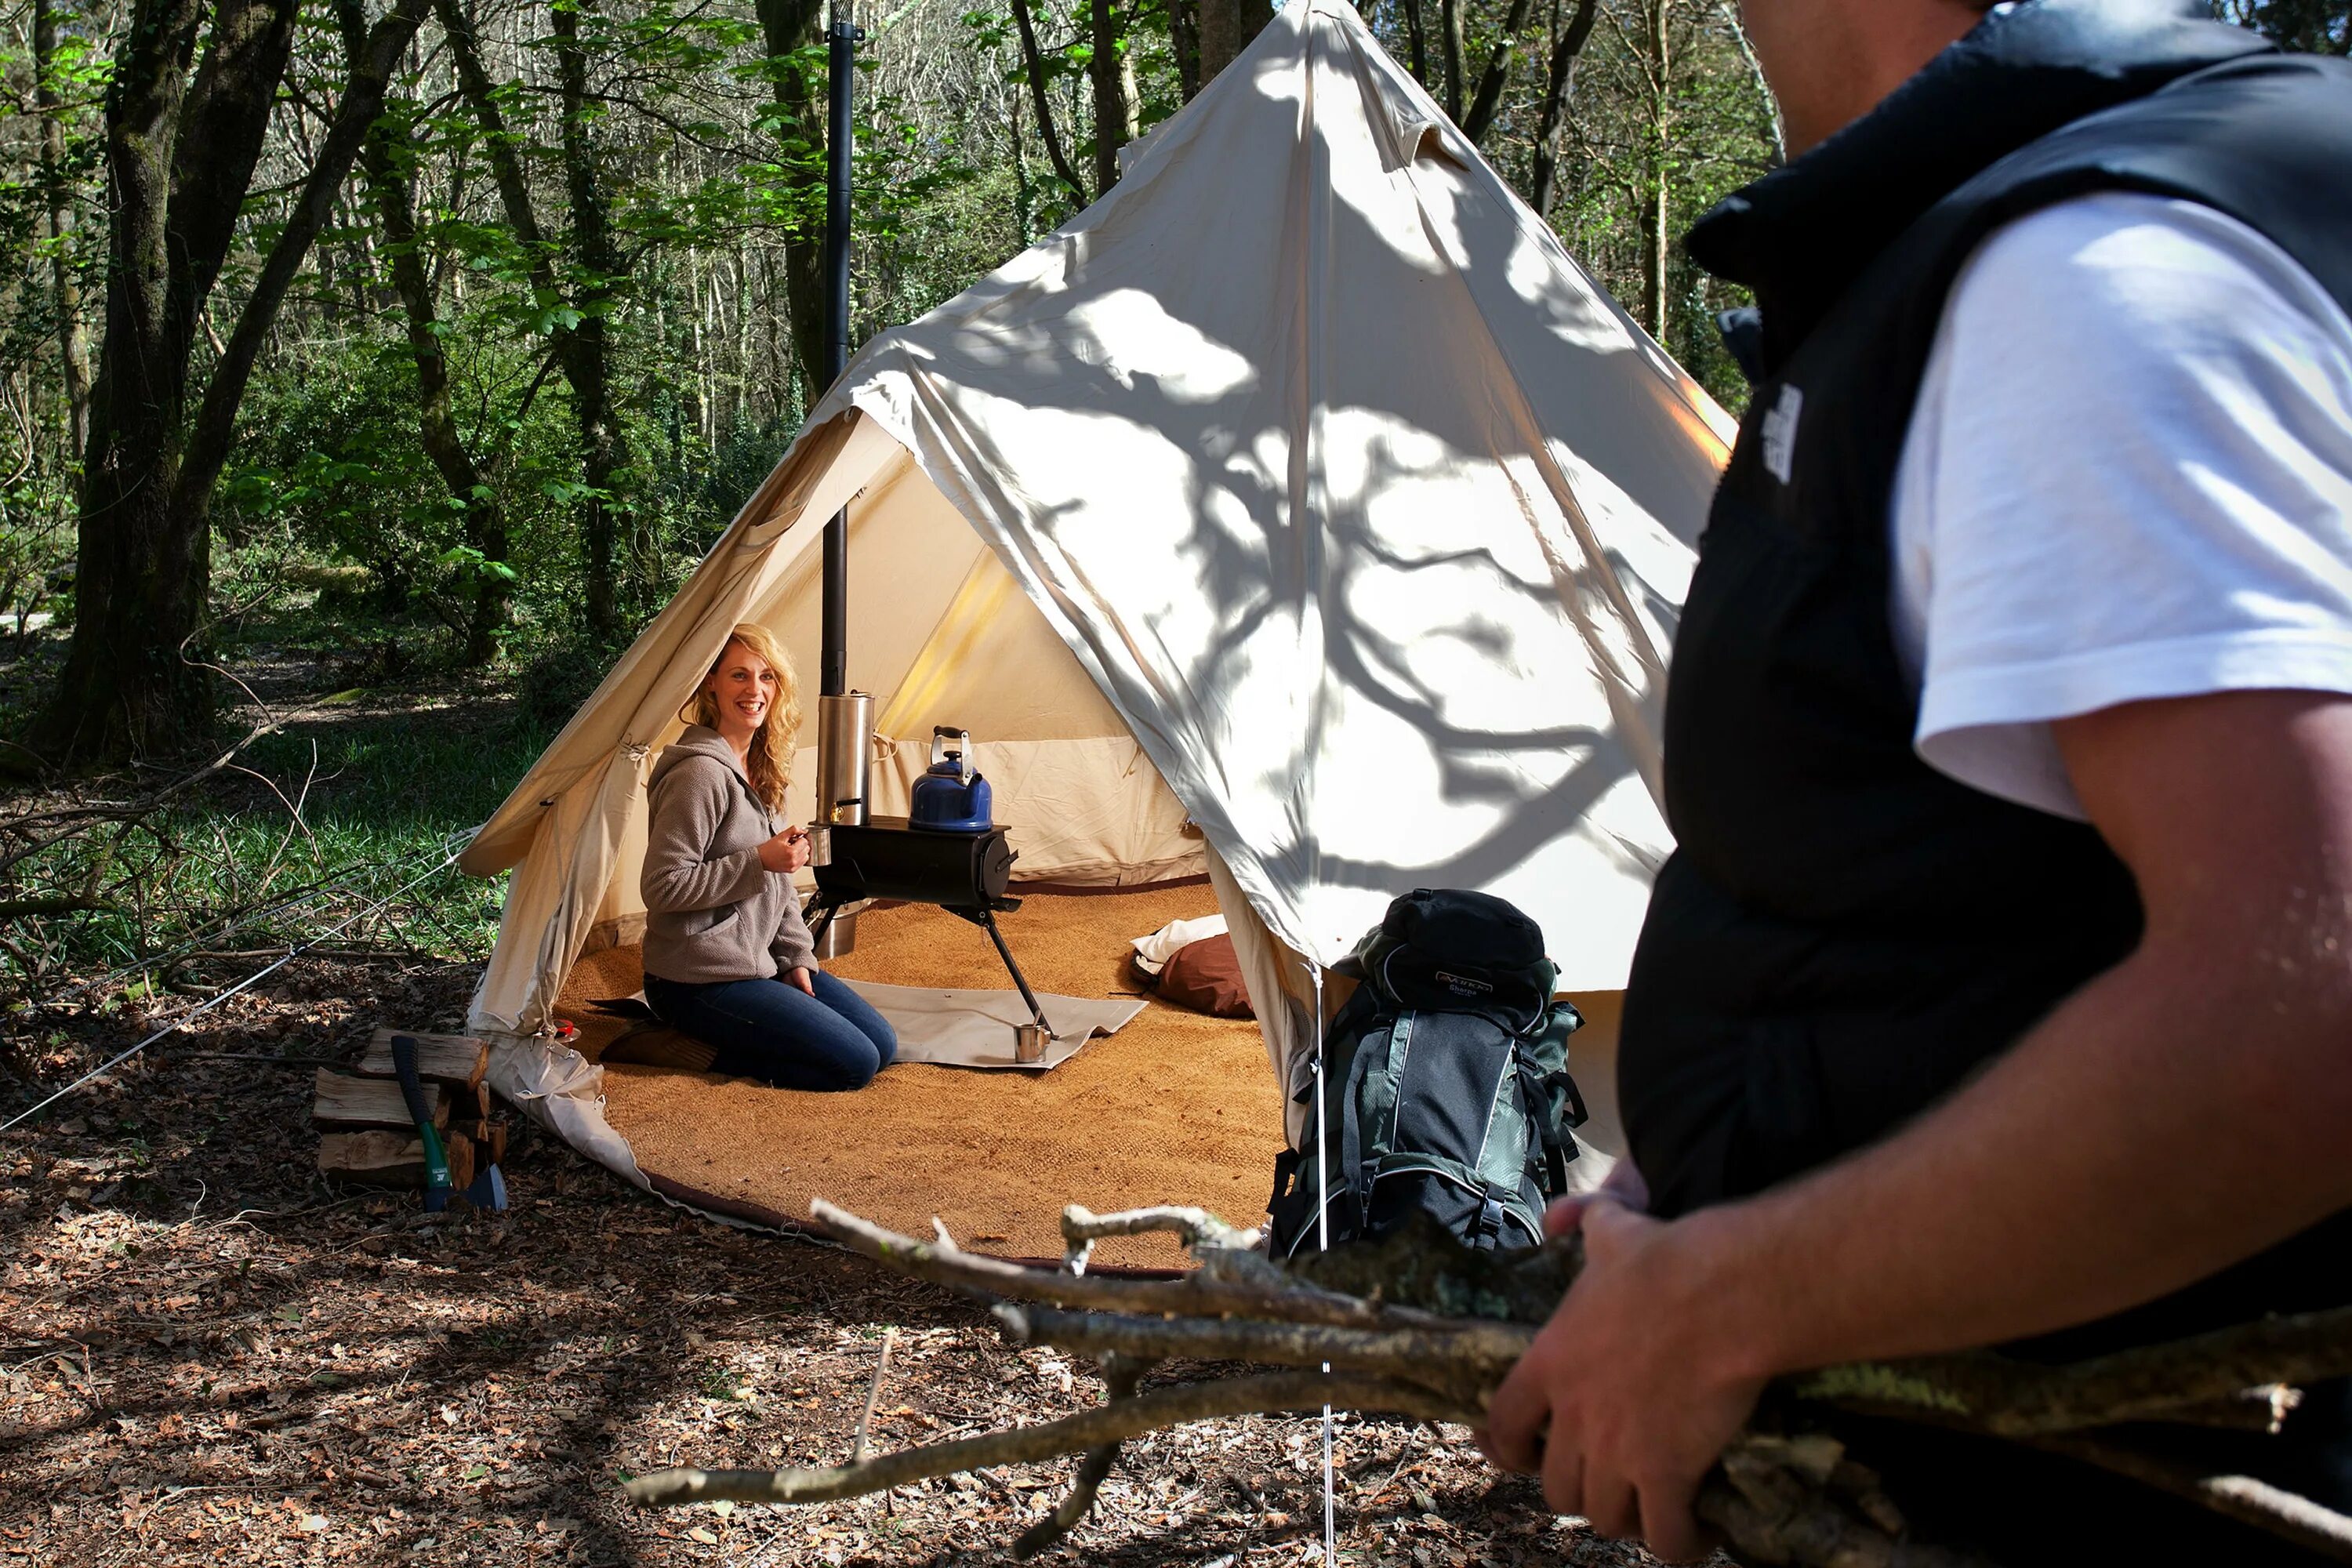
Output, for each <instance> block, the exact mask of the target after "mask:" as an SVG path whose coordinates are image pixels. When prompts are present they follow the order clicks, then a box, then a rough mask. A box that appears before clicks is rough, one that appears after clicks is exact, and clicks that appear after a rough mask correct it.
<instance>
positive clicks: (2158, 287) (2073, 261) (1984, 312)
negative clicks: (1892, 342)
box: [1945, 191, 2352, 392]
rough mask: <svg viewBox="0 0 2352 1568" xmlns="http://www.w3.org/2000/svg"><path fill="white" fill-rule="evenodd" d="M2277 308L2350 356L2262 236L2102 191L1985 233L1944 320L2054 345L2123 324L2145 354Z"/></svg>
mask: <svg viewBox="0 0 2352 1568" xmlns="http://www.w3.org/2000/svg"><path fill="white" fill-rule="evenodd" d="M2250 306H2252V307H2263V309H2258V310H2252V311H2250V310H2249V307H2250ZM2276 307H2284V309H2285V310H2286V311H2287V312H2288V314H2289V316H2290V317H2291V318H2299V319H2301V320H2302V321H2307V322H2308V323H2309V325H2310V328H2311V330H2313V331H2315V332H2318V333H2321V334H2323V335H2326V336H2328V337H2332V338H2334V339H2336V340H2337V341H2338V342H2343V343H2346V344H2347V345H2352V318H2347V315H2346V312H2345V309H2344V307H2343V306H2342V305H2341V304H2340V303H2338V302H2337V301H2336V300H2335V299H2334V298H2333V297H2332V296H2330V295H2329V294H2328V292H2327V291H2326V289H2324V288H2322V287H2321V286H2320V284H2319V282H2318V280H2317V279H2315V278H2313V276H2312V275H2311V274H2310V273H2309V272H2308V271H2307V270H2305V268H2303V266H2302V265H2301V264H2300V263H2298V262H2297V261H2296V260H2295V259H2294V258H2293V257H2292V256H2290V255H2288V254H2287V252H2286V251H2285V250H2284V248H2282V247H2280V246H2278V245H2277V244H2276V243H2274V242H2273V241H2272V240H2271V239H2270V238H2268V237H2265V236H2264V235H2263V233H2262V232H2261V231H2260V230H2258V229H2255V228H2254V227H2252V226H2250V225H2248V224H2245V223H2243V222H2241V221H2240V220H2239V219H2237V218H2235V217H2232V216H2230V215H2229V214H2227V213H2224V212H2221V210H2219V209H2218V208H2215V207H2210V206H2207V205H2203V204H2201V203H2199V202H2193V201H2189V200H2185V199H2183V198H2180V197H2176V196H2165V195H2152V194H2147V193H2143V192H2137V191H2099V192H2095V193H2092V194H2090V195H2081V196H2076V197H2074V198H2073V199H2071V200H2067V201H2063V202H2059V203H2055V204H2053V205H2049V206H2046V207H2042V208H2039V209H2037V210H2035V211H2033V212H2031V213H2028V214H2026V215H2025V216H2021V217H2019V218H2016V219H2013V220H2012V221H2011V222H2010V223H2008V224H2005V225H2003V226H2001V227H2000V228H1998V229H1996V230H1994V231H1993V232H1992V233H1991V234H1990V235H1989V236H1988V237H1986V238H1985V239H1984V241H1983V242H1982V243H1981V244H1980V245H1979V246H1978V247H1977V249H1976V251H1975V252H1974V253H1973V254H1972V255H1971V256H1970V258H1969V261H1968V263H1967V265H1966V266H1965V267H1964V268H1962V270H1961V272H1960V275H1959V277H1958V279H1956V280H1955V282H1954V286H1953V289H1952V292H1951V295H1950V297H1949V299H1948V301H1947V303H1946V311H1945V319H1946V322H1947V324H1948V325H1950V326H1953V327H1956V328H1958V329H1959V330H1964V331H1965V330H1969V329H1970V328H1976V329H1978V330H1983V331H2015V330H2016V329H2017V328H2018V326H2019V325H2021V323H2022V324H2030V325H2032V326H2034V327H2037V328H2040V329H2042V331H2044V332H2045V333H2046V334H2048V335H2050V336H2052V337H2055V338H2057V339H2060V340H2062V341H2063V339H2065V338H2067V337H2070V336H2073V335H2074V334H2076V333H2078V332H2082V331H2096V330H2098V329H2100V328H2102V327H2105V326H2109V325H2114V324H2118V323H2117V322H2116V318H2117V317H2120V318H2123V321H2122V322H2121V324H2125V325H2131V326H2135V327H2136V328H2137V331H2133V332H2132V333H2130V334H2129V337H2130V338H2132V339H2136V340H2137V341H2140V342H2146V343H2147V346H2148V347H2149V348H2150V349H2152V350H2153V349H2160V348H2161V347H2162V346H2163V344H2162V342H2161V341H2160V335H2161V332H2162V330H2163V329H2164V328H2166V327H2167V326H2168V325H2169V324H2171V323H2175V322H2188V323H2200V322H2205V323H2212V324H2215V325H2217V326H2219V327H2221V328H2222V329H2223V330H2224V331H2226V332H2227V333H2228V334H2229V335H2231V336H2243V335H2245V334H2246V333H2247V332H2248V331H2251V330H2254V329H2259V328H2263V327H2265V326H2267V325H2269V324H2270V323H2271V321H2272V320H2273V316H2274V315H2275V308H2276ZM2151 334H2156V335H2154V336H2151ZM2018 346H2021V347H2031V346H2032V345H2031V343H2030V342H2021V343H2020V344H2019V345H2018ZM2117 390H2118V391H2119V392H2123V391H2127V390H2128V389H2126V388H2120V387H2119V388H2118V389H2117Z"/></svg>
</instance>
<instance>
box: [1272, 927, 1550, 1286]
mask: <svg viewBox="0 0 2352 1568" xmlns="http://www.w3.org/2000/svg"><path fill="white" fill-rule="evenodd" d="M1334 967H1335V969H1336V970H1337V972H1338V973H1344V974H1351V975H1353V976H1354V977H1355V978H1356V979H1357V980H1358V981H1360V984H1359V986H1358V988H1357V990H1356V994H1354V995H1352V996H1350V997H1349V999H1348V1001H1347V1004H1346V1005H1344V1006H1342V1007H1341V1008H1340V1009H1339V1016H1337V1017H1336V1018H1334V1019H1333V1020H1332V1022H1331V1026H1330V1028H1329V1029H1328V1031H1326V1035H1325V1042H1324V1052H1323V1060H1324V1071H1323V1074H1322V1078H1321V1084H1322V1094H1321V1095H1320V1097H1319V1098H1318V1096H1317V1094H1316V1092H1315V1089H1316V1086H1315V1084H1314V1083H1313V1082H1311V1081H1310V1082H1309V1083H1308V1084H1307V1086H1306V1087H1305V1088H1304V1089H1301V1090H1300V1091H1299V1094H1298V1096H1297V1099H1298V1100H1299V1102H1300V1103H1302V1104H1306V1105H1307V1106H1308V1107H1309V1109H1308V1111H1307V1131H1306V1136H1305V1137H1304V1138H1303V1139H1302V1140H1301V1142H1302V1145H1303V1147H1302V1148H1301V1149H1297V1150H1286V1151H1284V1152H1283V1153H1282V1155H1281V1156H1280V1158H1279V1159H1277V1160H1276V1164H1275V1182H1274V1196H1273V1198H1272V1199H1271V1200H1270V1201H1269V1203H1268V1204H1267V1205H1266V1206H1267V1212H1268V1214H1269V1215H1270V1216H1271V1218H1272V1225H1271V1226H1270V1228H1269V1230H1268V1233H1267V1235H1268V1247H1269V1249H1270V1250H1271V1252H1272V1254H1273V1256H1274V1257H1276V1258H1287V1257H1289V1256H1291V1255H1292V1254H1293V1253H1295V1252H1297V1251H1300V1250H1302V1249H1306V1250H1311V1249H1312V1248H1313V1247H1315V1246H1316V1244H1317V1238H1318V1226H1317V1223H1316V1216H1317V1206H1318V1205H1317V1197H1318V1193H1320V1192H1323V1191H1326V1190H1327V1188H1326V1186H1325V1184H1324V1182H1323V1181H1322V1180H1321V1176H1320V1173H1318V1169H1317V1165H1316V1149H1317V1147H1318V1127H1317V1123H1318V1121H1320V1122H1321V1128H1320V1130H1319V1131H1320V1146H1321V1148H1322V1149H1323V1151H1324V1154H1325V1157H1326V1158H1327V1159H1328V1161H1329V1162H1330V1169H1329V1180H1328V1218H1329V1236H1330V1240H1331V1242H1332V1243H1333V1244H1334V1245H1336V1244H1338V1243H1339V1242H1342V1241H1349V1240H1354V1239H1357V1238H1360V1237H1375V1236H1380V1235H1382V1234H1385V1233H1386V1232H1387V1231H1389V1230H1391V1229H1392V1228H1394V1227H1395V1226H1397V1225H1398V1224H1400V1223H1401V1222H1402V1220H1403V1218H1404V1217H1405V1215H1407V1214H1409V1213H1410V1212H1411V1211H1412V1210H1413V1209H1415V1208H1420V1209H1424V1210H1426V1211H1427V1212H1428V1213H1429V1214H1430V1215H1433V1216H1434V1217H1435V1218H1436V1219H1437V1220H1438V1221H1439V1222H1440V1223H1441V1224H1443V1225H1444V1226H1446V1228H1448V1229H1449V1230H1451V1231H1453V1232H1454V1235H1456V1236H1458V1237H1461V1238H1462V1239H1463V1241H1465V1243H1467V1244H1468V1245H1470V1246H1472V1247H1532V1246H1535V1245H1536V1244H1537V1243H1538V1242H1540V1241H1541V1240H1542V1239H1543V1209H1544V1205H1545V1203H1546V1201H1547V1200H1548V1199H1550V1198H1553V1197H1557V1196H1559V1194H1562V1193H1563V1192H1565V1191H1566V1190H1567V1187H1568V1163H1569V1162H1570V1160H1572V1159H1574V1158H1576V1154H1577V1148H1576V1140H1575V1138H1574V1136H1573V1135H1572V1134H1571V1132H1570V1129H1571V1128H1573V1127H1576V1126H1579V1125H1580V1124H1581V1123H1582V1122H1583V1121H1584V1104H1583V1101H1582V1100H1580V1099H1579V1098H1578V1096H1577V1092H1576V1085H1575V1083H1574V1082H1573V1081H1572V1080H1571V1079H1570V1078H1569V1076H1568V1037H1569V1036H1570V1035H1571V1034H1573V1033H1574V1032H1575V1031H1576V1030H1577V1029H1578V1028H1580V1026H1582V1025H1583V1023H1584V1020H1583V1018H1582V1017H1581V1016H1579V1014H1578V1013H1577V1011H1576V1009H1575V1008H1574V1007H1572V1006H1570V1005H1569V1004H1567V1003H1565V1002H1554V1001H1553V1000H1552V985H1553V983H1554V981H1555V980H1556V979H1557V977H1558V973H1559V972H1558V971H1557V970H1555V969H1554V968H1553V966H1552V964H1551V962H1550V961H1549V959H1547V958H1546V957H1545V956H1544V944H1543V932H1542V931H1541V930H1540V929H1538V926H1537V925H1536V922H1535V921H1531V920H1529V919H1528V917H1527V916H1526V915H1524V914H1522V913H1521V912H1520V911H1519V910H1517V908H1516V907H1514V906H1513V905H1511V904H1510V903H1508V902H1507V901H1505V900H1501V899H1497V898H1495V897H1493V896H1491V895H1489V894H1486V893H1475V892H1465V891H1460V890H1457V889H1439V890H1436V891H1432V890H1431V889H1426V888H1422V889H1415V890H1413V891H1412V892H1411V893H1408V894H1406V895H1404V896H1403V897H1402V898H1400V899H1398V900H1395V901H1394V902H1392V903H1391V904H1390V905H1389V909H1388V913H1387V915H1386V916H1385V917H1384V918H1383V919H1382V920H1381V923H1380V924H1379V925H1378V926H1376V927H1374V928H1373V929H1372V930H1371V931H1370V932H1368V933H1367V934H1366V935H1365V937H1364V939H1363V941H1362V942H1359V943H1358V944H1357V946H1356V951H1355V953H1354V954H1353V955H1352V956H1351V957H1350V958H1349V959H1347V960H1346V961H1344V962H1342V963H1339V964H1338V965H1335V966H1334Z"/></svg>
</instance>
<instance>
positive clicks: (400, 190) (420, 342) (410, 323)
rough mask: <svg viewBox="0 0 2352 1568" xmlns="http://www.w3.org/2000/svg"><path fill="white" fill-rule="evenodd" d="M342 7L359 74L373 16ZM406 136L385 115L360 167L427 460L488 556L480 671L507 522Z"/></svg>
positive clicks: (481, 586)
mask: <svg viewBox="0 0 2352 1568" xmlns="http://www.w3.org/2000/svg"><path fill="white" fill-rule="evenodd" d="M335 10H336V15H337V16H338V19H339V20H340V21H341V24H342V29H343V46H344V50H345V53H346V55H347V56H348V58H349V59H350V61H351V64H352V72H353V74H354V75H357V74H358V73H359V71H360V69H361V65H362V61H363V60H364V59H365V58H367V44H368V37H367V19H366V16H365V15H364V14H363V13H362V10H361V8H360V0H337V3H336V6H335ZM404 136H405V127H404V125H403V124H402V123H401V122H399V121H394V120H391V119H387V118H381V117H380V118H379V119H378V120H377V121H376V122H375V125H374V127H373V129H372V130H371V131H370V132H369V133H368V137H367V141H366V142H365V144H364V145H363V146H362V148H361V150H360V166H361V168H362V171H363V172H364V174H365V175H366V178H367V185H368V191H369V194H370V196H371V197H372V198H373V202H374V205H375V215H376V222H377V223H378V224H379V225H381V226H383V237H384V249H385V251H386V252H387V253H388V258H389V260H390V262H391V267H392V285H393V291H394V293H395V294H397V295H398V296H399V298H400V305H401V312H402V318H403V320H404V322H405V323H406V325H407V328H408V353H409V357H410V358H411V359H413V360H414V361H415V363H416V424H417V434H418V437H419V438H420V439H421V440H422V441H423V443H424V446H425V456H426V457H427V458H431V459H432V462H433V467H434V468H435V469H436V471H437V472H439V474H440V475H441V482H442V483H443V484H445V485H446V486H447V487H448V489H449V497H450V499H451V500H454V501H456V502H457V505H458V506H459V507H460V508H461V509H462V510H463V514H464V517H465V520H466V521H465V531H466V543H467V546H468V547H469V548H471V549H473V550H475V551H477V552H479V553H480V556H481V559H480V561H478V562H477V563H473V578H474V582H473V590H474V595H473V597H474V602H473V605H472V606H471V611H470V613H469V614H468V616H467V625H466V654H465V658H466V663H467V664H468V665H470V666H475V667H479V666H481V665H485V664H488V663H489V662H490V660H491V659H492V658H496V657H497V655H498V649H499V643H498V634H499V629H500V628H501V627H503V626H505V625H506V618H507V600H508V596H509V589H508V578H507V575H506V573H505V572H504V570H503V568H504V567H505V565H506V559H507V531H506V520H505V518H504V517H503V516H502V515H501V514H500V512H499V502H498V496H497V493H496V492H495V491H493V490H492V489H490V487H489V485H488V483H487V482H486V481H485V480H484V479H483V478H482V472H481V469H480V468H478V466H477V465H476V464H475V462H474V458H473V455H472V454H471V453H469V452H467V450H466V443H465V439H464V437H462V436H461V435H460V434H459V432H458V429H457V412H456V407H455V404H454V401H453V399H452V397H451V395H450V390H449V360H448V356H447V355H446V353H443V352H442V348H441V322H440V320H439V314H438V311H437V310H436V306H435V302H434V294H433V280H432V279H431V277H430V276H429V275H428V274H427V273H426V271H425V258H424V255H423V253H422V252H421V250H420V248H419V247H418V244H417V235H416V213H415V194H414V192H413V191H412V189H411V187H410V181H409V176H408V168H407V164H406V162H405V158H404V153H405V149H404V148H403V147H401V146H400V145H398V143H397V142H395V140H394V139H395V137H399V138H402V139H404Z"/></svg>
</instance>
